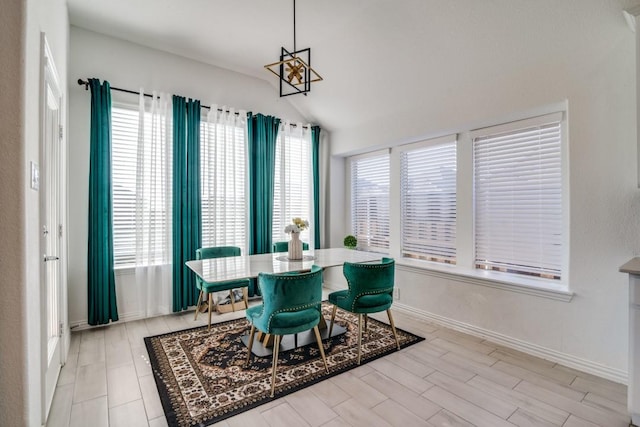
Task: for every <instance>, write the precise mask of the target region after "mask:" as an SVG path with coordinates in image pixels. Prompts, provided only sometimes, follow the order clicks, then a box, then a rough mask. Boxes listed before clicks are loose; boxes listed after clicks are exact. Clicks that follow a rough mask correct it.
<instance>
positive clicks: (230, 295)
mask: <svg viewBox="0 0 640 427" xmlns="http://www.w3.org/2000/svg"><path fill="white" fill-rule="evenodd" d="M229 298H231V310H232V311H236V304H235V303H234V299H233V289H229Z"/></svg>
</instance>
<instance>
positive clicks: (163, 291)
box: [135, 89, 173, 317]
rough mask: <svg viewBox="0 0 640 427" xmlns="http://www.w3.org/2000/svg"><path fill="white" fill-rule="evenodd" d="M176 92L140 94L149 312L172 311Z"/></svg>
mask: <svg viewBox="0 0 640 427" xmlns="http://www.w3.org/2000/svg"><path fill="white" fill-rule="evenodd" d="M171 123H172V108H171V95H169V94H165V93H160V94H156V92H153V97H152V99H151V102H150V104H149V103H148V101H147V102H145V97H144V93H143V90H142V89H141V90H140V99H139V126H138V147H137V162H136V216H135V234H136V269H135V276H136V283H137V284H138V289H139V292H140V295H139V296H140V301H142V308H143V309H144V312H143V313H141V315H143V316H144V317H151V316H156V315H160V314H167V313H171V299H172V291H171V289H172V280H173V277H172V268H171V248H172V239H171V233H172V231H171V225H172V221H171V217H172V208H171V202H172V197H171V191H172V184H171V177H172V171H171V165H172V161H171V158H172V157H171V154H172V148H171V141H172V135H171V132H172V127H171Z"/></svg>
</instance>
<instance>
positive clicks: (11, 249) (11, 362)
mask: <svg viewBox="0 0 640 427" xmlns="http://www.w3.org/2000/svg"><path fill="white" fill-rule="evenodd" d="M40 32H45V33H46V35H47V37H48V40H49V44H50V47H51V50H52V53H53V58H54V60H55V63H56V66H57V69H58V73H59V76H60V78H61V79H62V82H61V88H60V89H61V91H62V93H63V94H66V76H67V74H66V73H67V51H68V19H67V9H66V3H65V2H64V1H62V0H55V1H46V0H28V1H18V2H9V3H8V4H3V6H2V13H1V14H0V34H1V35H2V36H1V37H0V38H1V39H2V40H3V43H2V48H1V53H2V54H1V55H0V56H1V57H2V58H3V61H2V66H0V77H1V78H0V80H1V81H2V84H1V86H0V92H1V93H2V94H3V95H2V97H1V98H2V102H1V103H0V125H1V127H2V132H3V135H5V136H6V137H3V138H2V149H1V151H2V153H3V154H2V157H1V160H0V162H2V167H0V170H2V176H1V178H0V183H1V191H0V200H2V202H1V203H0V205H1V206H2V209H1V210H2V221H1V223H2V228H1V229H0V231H1V234H2V239H0V241H1V243H0V259H2V261H0V262H1V264H0V276H1V277H2V289H3V298H2V299H1V300H0V313H1V317H0V342H2V352H0V357H1V362H0V364H1V365H2V375H0V396H2V399H0V414H2V416H1V418H2V423H3V425H4V424H6V425H15V426H25V425H29V426H40V425H42V423H43V422H44V419H43V415H44V413H43V396H42V392H43V388H44V387H43V381H44V379H43V376H42V374H43V369H42V368H43V364H44V362H45V361H43V355H44V356H45V357H46V352H47V348H46V345H43V342H42V341H43V338H42V336H43V335H42V329H43V328H42V322H43V321H44V316H43V315H42V314H41V313H42V312H43V310H42V307H43V306H44V305H43V304H44V301H43V295H42V291H41V279H40V266H41V264H42V263H41V250H40V232H39V230H40V225H39V224H40V208H39V193H38V192H36V191H34V190H31V189H30V188H29V162H31V161H34V162H36V163H38V164H41V161H40V145H39V137H40V135H39V123H40V92H41V91H40V69H41V62H40ZM5 49H6V50H5ZM62 119H63V120H65V119H66V107H65V106H64V105H63V108H62ZM63 145H64V143H63ZM62 261H63V263H62V265H63V270H64V259H63V260H62ZM63 274H64V273H63ZM67 336H68V334H67Z"/></svg>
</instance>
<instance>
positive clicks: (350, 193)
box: [340, 149, 394, 254]
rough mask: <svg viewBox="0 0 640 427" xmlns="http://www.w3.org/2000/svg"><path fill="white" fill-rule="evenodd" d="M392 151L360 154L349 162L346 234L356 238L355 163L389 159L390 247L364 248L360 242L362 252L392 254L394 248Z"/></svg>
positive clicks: (388, 238)
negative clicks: (383, 158) (354, 217)
mask: <svg viewBox="0 0 640 427" xmlns="http://www.w3.org/2000/svg"><path fill="white" fill-rule="evenodd" d="M391 154H392V153H391V150H390V149H384V150H376V151H372V152H369V153H364V154H360V155H356V156H351V157H349V159H348V160H347V186H346V187H347V188H346V190H347V191H346V192H345V193H346V195H347V199H346V201H347V205H348V209H347V210H346V211H347V212H349V216H348V218H347V230H348V231H347V233H346V234H352V235H354V236H356V238H357V237H358V236H357V235H356V234H355V231H354V224H353V212H352V209H353V174H352V173H353V162H354V161H358V160H362V159H366V158H371V157H380V156H383V155H386V156H388V159H389V216H390V217H389V234H388V236H387V240H388V246H387V248H380V247H370V246H362V245H361V242H360V241H358V246H357V247H358V249H360V250H367V251H370V252H376V253H382V254H390V253H391V248H392V239H393V228H392V221H391V217H392V213H391V212H392V210H393V202H392V200H393V199H392V191H391V190H392V187H393V185H394V184H393V166H392V156H391ZM340 244H342V242H340Z"/></svg>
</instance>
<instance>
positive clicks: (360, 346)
mask: <svg viewBox="0 0 640 427" xmlns="http://www.w3.org/2000/svg"><path fill="white" fill-rule="evenodd" d="M361 354H362V314H358V365H359V364H360V356H361Z"/></svg>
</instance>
